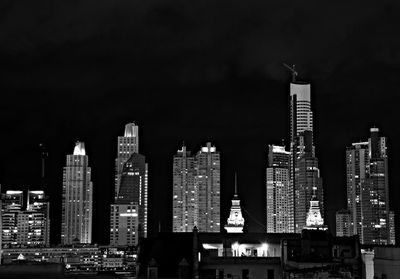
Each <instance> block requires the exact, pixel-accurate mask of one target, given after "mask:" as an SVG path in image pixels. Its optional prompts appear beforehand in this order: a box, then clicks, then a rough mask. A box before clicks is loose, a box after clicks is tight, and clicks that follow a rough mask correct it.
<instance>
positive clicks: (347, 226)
mask: <svg viewBox="0 0 400 279" xmlns="http://www.w3.org/2000/svg"><path fill="white" fill-rule="evenodd" d="M351 224H352V222H351V214H350V211H349V210H346V209H341V210H339V211H337V212H336V236H352V235H353V233H352V231H353V230H352V225H351Z"/></svg>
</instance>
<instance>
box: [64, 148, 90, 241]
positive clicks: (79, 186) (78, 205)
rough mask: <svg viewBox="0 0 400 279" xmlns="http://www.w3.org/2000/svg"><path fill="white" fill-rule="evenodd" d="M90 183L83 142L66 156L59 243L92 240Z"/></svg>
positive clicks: (87, 160) (87, 159)
mask: <svg viewBox="0 0 400 279" xmlns="http://www.w3.org/2000/svg"><path fill="white" fill-rule="evenodd" d="M92 208H93V184H92V181H91V169H90V167H89V158H88V156H87V155H86V151H85V144H84V143H83V142H79V141H77V142H76V144H75V148H74V152H73V154H72V155H67V161H66V166H65V167H64V175H63V199H62V226H61V228H62V229H61V243H62V244H72V243H76V242H78V243H91V242H92Z"/></svg>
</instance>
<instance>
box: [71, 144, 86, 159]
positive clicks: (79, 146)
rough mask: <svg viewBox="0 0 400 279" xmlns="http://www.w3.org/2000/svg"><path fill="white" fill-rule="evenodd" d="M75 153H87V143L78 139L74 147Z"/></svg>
mask: <svg viewBox="0 0 400 279" xmlns="http://www.w3.org/2000/svg"><path fill="white" fill-rule="evenodd" d="M74 155H83V156H85V155H86V151H85V143H84V142H81V141H77V142H76V143H75V148H74Z"/></svg>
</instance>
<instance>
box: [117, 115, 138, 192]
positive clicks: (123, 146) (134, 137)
mask: <svg viewBox="0 0 400 279" xmlns="http://www.w3.org/2000/svg"><path fill="white" fill-rule="evenodd" d="M132 153H139V127H138V126H137V125H136V124H135V123H133V122H132V123H128V124H126V125H125V132H124V136H123V137H121V136H119V137H118V145H117V158H116V159H115V197H117V194H118V191H119V190H118V188H119V184H120V179H121V172H122V169H123V166H124V163H125V162H126V161H127V160H128V159H129V157H130V156H131V155H132Z"/></svg>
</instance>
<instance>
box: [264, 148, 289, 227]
mask: <svg viewBox="0 0 400 279" xmlns="http://www.w3.org/2000/svg"><path fill="white" fill-rule="evenodd" d="M289 167H290V152H289V151H286V150H285V147H284V146H278V145H269V147H268V167H267V171H266V181H267V185H266V186H267V191H266V194H267V199H266V206H267V210H266V213H267V233H293V232H294V218H293V190H292V189H291V188H290V170H289Z"/></svg>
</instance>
